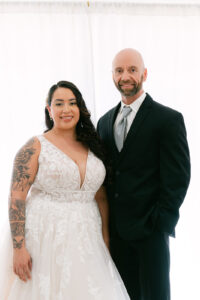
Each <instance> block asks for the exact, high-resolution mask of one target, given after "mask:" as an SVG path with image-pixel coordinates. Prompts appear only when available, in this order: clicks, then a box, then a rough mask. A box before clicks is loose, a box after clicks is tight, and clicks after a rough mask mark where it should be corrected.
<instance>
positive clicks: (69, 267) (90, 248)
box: [0, 135, 130, 300]
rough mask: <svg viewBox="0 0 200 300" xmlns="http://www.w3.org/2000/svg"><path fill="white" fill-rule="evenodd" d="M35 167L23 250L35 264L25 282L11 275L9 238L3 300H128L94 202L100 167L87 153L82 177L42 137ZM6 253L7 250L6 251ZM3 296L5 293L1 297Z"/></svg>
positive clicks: (1, 275)
mask: <svg viewBox="0 0 200 300" xmlns="http://www.w3.org/2000/svg"><path fill="white" fill-rule="evenodd" d="M38 139H39V140H40V143H41V152H40V156H39V169H38V173H37V175H36V178H35V181H34V183H33V185H32V187H31V190H30V193H29V196H28V197H27V206H26V247H27V249H28V251H29V253H30V255H31V257H32V260H33V269H32V279H31V280H29V281H27V282H26V283H25V282H23V281H21V280H20V279H19V278H18V277H17V276H16V275H13V273H12V251H11V249H12V244H11V239H10V242H9V243H8V244H7V246H6V245H5V243H4V245H3V246H1V247H4V249H6V250H5V252H6V254H5V255H6V256H5V255H4V257H1V262H0V263H2V264H3V265H4V266H1V267H0V268H1V270H0V278H1V284H2V285H1V289H2V290H1V291H0V299H1V300H5V299H6V300H128V299H130V298H129V296H128V294H127V292H126V289H125V287H124V284H123V282H122V280H121V278H120V276H119V273H118V271H117V269H116V267H115V265H114V263H113V261H112V259H111V257H110V254H109V251H108V250H107V248H106V246H105V244H104V241H103V238H102V231H101V217H100V213H99V210H98V206H97V204H96V201H95V199H94V196H95V193H96V191H97V190H98V189H99V187H100V186H101V184H102V183H103V181H104V177H105V168H104V165H103V163H102V162H101V161H100V160H99V159H98V158H97V157H96V156H95V155H94V154H93V153H92V152H91V151H89V153H88V158H87V166H86V174H85V179H84V182H83V184H82V186H80V184H81V179H80V173H79V168H78V166H77V165H76V163H75V162H74V161H73V160H72V159H70V158H69V157H68V156H67V155H66V154H65V153H63V152H62V151H61V150H59V149H58V148H57V147H56V146H54V145H53V144H52V143H51V142H49V141H48V140H47V139H46V138H45V137H44V136H42V135H41V136H38ZM8 250H9V251H8ZM3 293H4V294H3Z"/></svg>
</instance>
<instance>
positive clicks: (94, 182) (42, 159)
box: [30, 135, 105, 202]
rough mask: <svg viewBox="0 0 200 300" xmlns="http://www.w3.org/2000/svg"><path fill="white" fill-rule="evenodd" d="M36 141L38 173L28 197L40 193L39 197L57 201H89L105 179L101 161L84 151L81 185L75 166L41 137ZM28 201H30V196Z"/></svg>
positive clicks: (66, 156)
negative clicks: (85, 156) (85, 157)
mask: <svg viewBox="0 0 200 300" xmlns="http://www.w3.org/2000/svg"><path fill="white" fill-rule="evenodd" d="M37 138H38V139H39V141H40V144H41V151H40V155H39V159H38V163H39V168H38V172H37V175H36V178H35V181H34V183H33V185H32V187H31V191H30V193H31V195H32V196H33V195H34V194H35V195H38V193H40V194H41V193H42V194H43V196H45V197H46V196H47V195H48V196H49V197H50V198H52V199H54V200H55V201H59V202H60V201H61V202H63V201H73V199H75V200H81V201H84V199H86V201H89V200H91V199H93V198H94V195H95V193H96V192H97V190H98V189H99V188H100V186H101V185H102V183H103V181H104V178H105V167H104V165H103V163H102V161H101V160H100V159H98V158H97V157H96V156H95V155H94V154H93V153H92V152H91V151H90V150H89V151H88V157H87V162H86V169H85V176H84V180H83V183H82V184H81V176H80V171H79V167H78V165H77V164H76V163H75V162H74V161H73V160H72V159H71V158H70V157H69V156H68V155H67V154H66V153H64V152H63V151H62V150H60V149H59V148H58V147H57V146H55V145H54V144H53V143H51V142H50V141H49V140H47V139H46V138H45V137H44V136H43V135H40V136H37ZM83 195H85V196H83ZM40 196H41V195H40ZM30 198H31V199H33V197H30Z"/></svg>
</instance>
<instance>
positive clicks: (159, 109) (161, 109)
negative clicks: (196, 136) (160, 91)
mask: <svg viewBox="0 0 200 300" xmlns="http://www.w3.org/2000/svg"><path fill="white" fill-rule="evenodd" d="M146 98H147V100H148V101H151V104H152V106H153V109H154V111H155V112H156V113H159V114H161V115H166V116H178V115H181V113H180V112H179V111H177V110H175V109H173V108H171V107H169V106H166V105H164V104H161V103H160V102H157V101H155V100H154V99H152V97H151V96H150V95H149V94H147V96H146Z"/></svg>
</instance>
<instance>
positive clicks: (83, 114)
mask: <svg viewBox="0 0 200 300" xmlns="http://www.w3.org/2000/svg"><path fill="white" fill-rule="evenodd" d="M59 87H62V88H66V89H70V90H71V91H72V92H73V94H74V96H75V97H76V102H77V106H78V108H79V111H80V118H79V121H78V123H77V125H76V136H77V140H78V141H80V142H81V143H82V144H83V145H85V146H86V147H87V148H89V149H90V150H91V151H92V152H93V153H94V154H95V155H96V156H97V157H98V158H99V159H101V160H102V161H103V163H104V165H105V167H106V170H107V178H108V177H110V176H108V173H110V171H109V170H108V169H110V168H108V166H107V162H106V153H105V148H104V147H103V144H102V142H101V140H100V138H99V136H98V134H97V132H96V130H95V127H94V125H93V123H92V121H91V119H90V113H89V111H88V109H87V107H86V104H85V101H84V100H83V97H82V94H81V92H80V91H79V89H78V88H77V87H76V86H75V85H74V84H73V83H72V82H69V81H59V82H58V83H56V84H54V85H53V86H52V87H51V88H50V90H49V92H48V96H47V101H46V102H47V103H46V104H47V105H49V106H51V102H52V97H53V94H54V92H55V90H57V89H58V88H59ZM45 123H46V127H47V130H46V131H45V132H47V131H49V130H51V129H52V128H53V125H54V123H53V120H52V119H50V116H49V112H48V109H47V108H46V107H45ZM108 181H109V180H106V182H108Z"/></svg>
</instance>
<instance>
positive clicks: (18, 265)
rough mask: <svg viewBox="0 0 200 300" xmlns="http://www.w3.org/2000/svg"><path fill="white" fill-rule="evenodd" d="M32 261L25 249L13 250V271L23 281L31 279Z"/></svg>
mask: <svg viewBox="0 0 200 300" xmlns="http://www.w3.org/2000/svg"><path fill="white" fill-rule="evenodd" d="M31 270H32V259H31V256H30V254H29V253H28V251H27V250H26V248H25V247H22V248H21V249H13V271H14V273H15V274H16V275H18V276H19V278H20V279H21V280H23V281H25V282H26V281H27V280H28V279H31Z"/></svg>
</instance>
